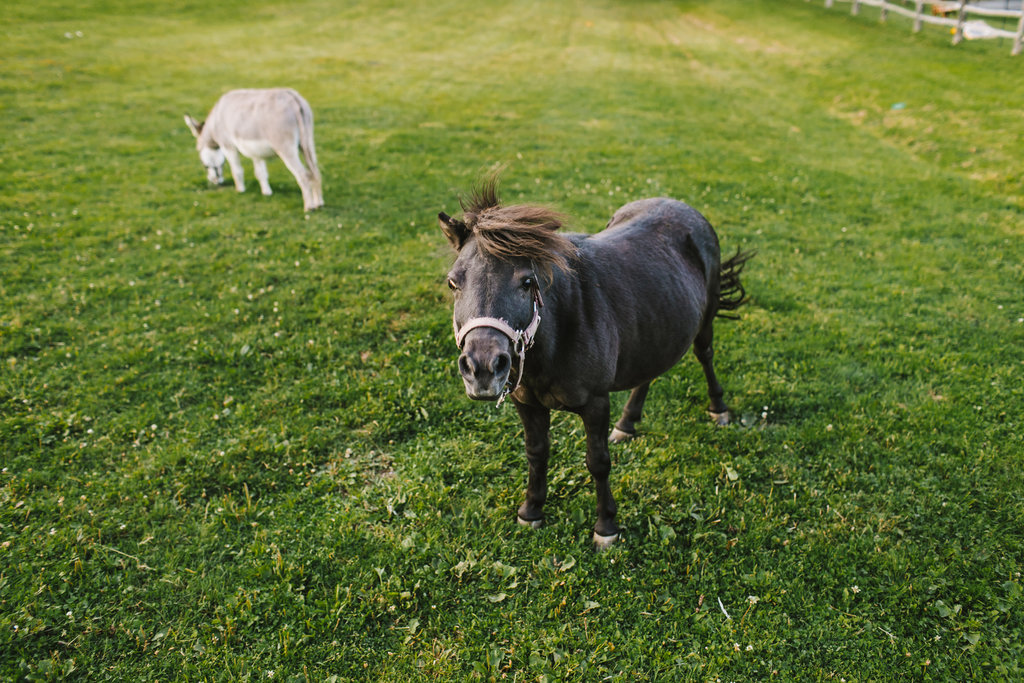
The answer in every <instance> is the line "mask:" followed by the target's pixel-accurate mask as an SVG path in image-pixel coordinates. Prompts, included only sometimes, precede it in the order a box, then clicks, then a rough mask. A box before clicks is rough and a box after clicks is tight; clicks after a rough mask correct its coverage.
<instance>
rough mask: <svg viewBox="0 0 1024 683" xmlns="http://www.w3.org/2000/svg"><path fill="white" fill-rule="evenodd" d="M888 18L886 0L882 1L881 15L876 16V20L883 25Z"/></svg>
mask: <svg viewBox="0 0 1024 683" xmlns="http://www.w3.org/2000/svg"><path fill="white" fill-rule="evenodd" d="M888 18H889V3H888V2H886V0H882V10H881V14H879V15H878V20H879V21H881V22H882V23H883V24H884V23H885V20H886V19H888Z"/></svg>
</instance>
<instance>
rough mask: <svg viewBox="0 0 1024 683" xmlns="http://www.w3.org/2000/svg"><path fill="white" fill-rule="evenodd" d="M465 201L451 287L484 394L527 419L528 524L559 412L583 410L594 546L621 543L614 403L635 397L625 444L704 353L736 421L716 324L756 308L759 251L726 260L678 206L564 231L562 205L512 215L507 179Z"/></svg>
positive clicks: (645, 208) (521, 208)
mask: <svg viewBox="0 0 1024 683" xmlns="http://www.w3.org/2000/svg"><path fill="white" fill-rule="evenodd" d="M461 205H462V209H463V214H464V215H463V218H462V220H457V219H454V218H452V217H450V216H448V215H447V214H444V213H441V214H439V215H438V218H439V220H440V223H441V229H442V231H443V232H444V234H445V236H446V237H447V238H448V241H449V242H450V243H451V245H452V247H454V248H455V250H456V251H457V252H458V257H457V258H456V260H455V264H454V265H453V266H452V269H451V271H450V272H449V274H448V286H449V287H450V288H451V289H452V291H453V292H454V294H455V305H454V315H453V325H454V331H455V338H456V342H457V344H458V347H459V348H460V349H461V351H462V355H461V356H460V357H459V372H460V373H461V375H462V379H463V381H464V382H465V385H466V393H467V394H468V395H469V397H470V398H473V399H478V400H485V401H501V400H503V399H504V398H505V396H506V395H511V397H512V401H513V403H514V404H515V406H516V410H517V411H518V412H519V417H520V419H521V420H522V422H523V427H524V429H525V433H526V458H527V460H528V462H529V465H530V473H529V480H528V483H527V487H526V500H525V502H523V504H522V505H521V506H520V507H519V521H520V523H522V524H526V525H529V526H533V527H538V526H540V523H541V521H542V520H543V517H544V512H543V508H544V501H545V499H546V498H547V468H548V455H549V453H550V444H551V441H550V437H549V434H548V431H549V426H550V421H551V417H550V415H551V411H552V410H568V411H572V412H574V413H577V414H578V415H579V416H580V417H581V418H582V419H583V426H584V429H585V430H586V435H587V469H588V470H589V471H590V474H591V476H592V477H593V478H594V485H595V487H596V489H597V523H596V524H595V525H594V542H595V543H596V544H597V545H598V547H605V546H608V545H610V544H611V543H613V542H614V541H615V540H616V539H617V538H618V534H619V527H618V526H617V525H616V523H615V512H616V506H615V500H614V498H613V497H612V492H611V488H610V487H609V485H608V473H609V471H610V469H611V459H610V457H609V454H608V440H609V435H608V428H609V422H610V418H609V400H608V395H609V393H610V392H612V391H620V390H625V389H631V390H632V393H631V394H630V396H629V400H628V402H627V403H626V406H625V409H624V410H623V412H622V417H621V418H620V419H619V421H618V422H617V423H616V424H615V428H614V430H613V431H612V433H611V440H612V441H613V442H617V441H622V440H625V439H627V438H629V437H631V436H633V435H634V434H635V426H636V423H637V422H639V421H640V417H641V411H642V409H643V404H644V399H645V398H646V397H647V390H648V389H649V387H650V383H651V381H652V380H653V379H654V378H655V377H657V376H658V375H660V374H662V373H663V372H665V371H666V370H668V369H669V368H671V367H672V366H673V365H675V363H676V362H677V361H678V360H679V359H680V358H681V357H682V356H683V354H684V353H685V352H686V350H687V349H688V348H690V346H691V345H693V350H694V355H696V356H697V360H699V361H700V364H701V366H702V367H703V368H704V375H705V377H706V379H707V384H708V396H709V397H710V399H711V405H710V409H709V410H710V413H711V416H712V417H713V418H714V419H715V420H716V422H717V423H718V424H723V425H724V424H728V422H729V410H728V408H727V407H726V404H725V402H724V401H723V400H722V393H723V392H722V386H721V385H720V384H719V383H718V379H717V378H716V377H715V371H714V367H713V364H712V357H713V355H714V352H713V350H712V337H713V323H714V319H715V316H716V315H719V314H720V313H721V311H732V310H735V309H736V308H738V307H739V306H740V305H741V304H743V303H744V302H745V301H746V298H745V293H744V290H743V287H742V285H741V284H740V279H739V276H740V272H741V271H742V269H743V265H744V264H745V263H746V261H747V260H748V259H749V258H750V257H751V256H752V254H749V253H740V252H739V251H737V252H736V255H735V256H733V257H732V258H731V259H729V260H728V261H726V262H725V263H724V264H723V263H721V262H720V256H719V247H718V237H717V236H716V235H715V231H714V230H713V229H712V227H711V225H710V224H709V223H708V222H707V220H705V218H704V217H703V216H702V215H701V214H700V213H698V212H697V211H696V210H695V209H693V208H692V207H690V206H687V205H686V204H684V203H682V202H679V201H675V200H673V199H665V198H657V199H642V200H640V201H636V202H632V203H630V204H627V205H626V206H624V207H622V208H621V209H619V210H618V211H617V212H615V215H614V216H613V217H612V219H611V221H610V222H609V223H608V226H607V228H606V229H605V230H603V231H602V232H600V233H597V234H595V235H592V236H588V235H580V234H561V233H558V232H556V231H557V230H558V228H560V227H561V226H562V224H563V222H564V220H563V217H562V216H561V215H560V214H558V213H556V212H554V211H551V210H550V209H546V208H543V207H539V206H531V205H516V206H502V204H501V202H500V201H499V199H498V194H497V179H496V177H494V176H492V177H491V178H489V179H487V180H485V181H483V182H482V183H481V184H480V185H479V186H478V187H477V188H476V189H475V190H474V192H473V193H472V194H471V196H470V197H468V198H465V199H463V200H462V201H461Z"/></svg>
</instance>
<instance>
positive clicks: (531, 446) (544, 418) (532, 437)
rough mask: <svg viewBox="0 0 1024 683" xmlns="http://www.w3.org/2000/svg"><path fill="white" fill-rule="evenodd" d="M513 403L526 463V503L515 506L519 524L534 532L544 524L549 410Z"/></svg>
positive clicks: (548, 445) (548, 446)
mask: <svg viewBox="0 0 1024 683" xmlns="http://www.w3.org/2000/svg"><path fill="white" fill-rule="evenodd" d="M513 401H514V403H515V405H516V410H517V411H518V412H519V419H520V420H522V422H523V430H524V431H525V433H526V461H527V462H528V463H529V464H530V474H529V478H528V479H527V482H526V500H525V501H523V504H522V505H520V506H519V523H520V524H523V525H525V526H529V527H533V528H534V529H536V528H538V527H539V526H540V525H541V523H542V522H543V521H544V502H545V501H546V500H547V498H548V456H549V455H550V454H551V437H550V435H549V430H550V428H551V411H550V410H548V409H547V408H544V407H541V406H532V405H528V404H526V403H520V402H519V401H516V400H515V399H513Z"/></svg>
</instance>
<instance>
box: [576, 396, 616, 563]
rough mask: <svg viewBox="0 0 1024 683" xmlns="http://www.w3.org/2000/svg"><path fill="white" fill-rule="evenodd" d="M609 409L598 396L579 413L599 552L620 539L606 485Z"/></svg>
mask: <svg viewBox="0 0 1024 683" xmlns="http://www.w3.org/2000/svg"><path fill="white" fill-rule="evenodd" d="M609 409H610V406H609V402H608V397H607V396H599V397H594V398H592V399H590V401H589V402H587V404H586V405H585V406H584V407H583V410H581V411H580V417H582V418H583V429H584V431H586V433H587V470H589V471H590V476H591V477H593V479H594V489H595V490H596V492H597V523H596V524H594V543H595V544H596V545H597V548H598V549H599V550H600V549H603V548H607V547H608V546H610V545H611V544H612V543H614V542H615V541H616V540H618V538H619V527H618V525H617V524H615V512H616V506H615V498H614V497H613V496H612V489H611V486H609V484H608V474H609V473H610V472H611V469H612V459H611V455H609V453H608V422H609V420H610V418H609V416H608V411H609Z"/></svg>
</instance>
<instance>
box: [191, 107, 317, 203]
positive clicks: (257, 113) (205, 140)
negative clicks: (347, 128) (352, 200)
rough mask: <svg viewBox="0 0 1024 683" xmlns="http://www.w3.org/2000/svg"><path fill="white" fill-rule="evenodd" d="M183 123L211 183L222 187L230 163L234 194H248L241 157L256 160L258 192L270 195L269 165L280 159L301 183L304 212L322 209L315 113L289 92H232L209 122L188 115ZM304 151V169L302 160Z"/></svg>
mask: <svg viewBox="0 0 1024 683" xmlns="http://www.w3.org/2000/svg"><path fill="white" fill-rule="evenodd" d="M185 123H186V124H187V125H188V127H189V130H191V131H192V134H193V135H195V136H196V149H198V150H199V159H200V161H202V162H203V166H205V167H206V177H207V178H208V179H209V180H210V182H211V183H214V184H217V185H220V184H221V183H223V182H224V161H225V159H226V160H227V162H228V164H230V166H231V175H232V177H233V178H234V180H235V189H236V190H238V191H239V192H245V174H244V172H243V171H242V160H241V158H240V157H239V154H243V155H245V156H247V157H249V158H250V159H252V165H253V171H254V172H255V173H256V180H258V181H259V183H260V190H261V191H262V192H263V194H265V195H269V194H271V191H270V182H269V181H268V179H267V162H266V160H267V159H269V158H271V157H273V156H274V155H275V154H276V155H277V156H279V157H281V161H283V162H284V165H285V166H287V167H288V170H289V171H291V172H292V175H294V176H295V180H297V181H298V183H299V187H300V188H301V189H302V204H303V206H304V208H305V210H306V211H312V210H314V209H318V208H320V207H321V206H323V205H324V198H323V191H322V190H321V184H320V170H319V169H318V168H317V165H316V149H315V148H314V146H313V110H312V109H310V108H309V103H308V102H306V100H305V99H303V97H302V95H300V94H299V93H297V92H295V91H294V90H292V89H291V88H273V89H270V90H232V91H230V92H228V93H225V94H224V96H223V97H221V98H220V99H219V100H218V101H217V104H215V105H213V109H211V110H210V115H209V116H207V117H206V121H204V122H203V123H199V122H197V121H196V120H195V119H193V118H192V117H191V116H189V115H188V114H185ZM300 149H301V150H302V158H304V159H305V161H306V165H305V166H303V165H302V160H301V159H300V157H299V150H300Z"/></svg>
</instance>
